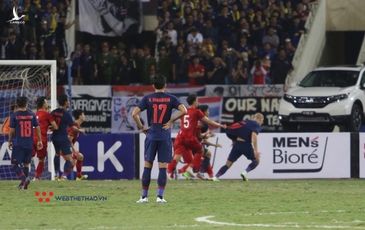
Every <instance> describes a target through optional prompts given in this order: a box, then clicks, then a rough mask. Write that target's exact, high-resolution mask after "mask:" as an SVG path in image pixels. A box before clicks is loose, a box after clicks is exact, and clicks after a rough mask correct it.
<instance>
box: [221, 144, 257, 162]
mask: <svg viewBox="0 0 365 230" xmlns="http://www.w3.org/2000/svg"><path fill="white" fill-rule="evenodd" d="M241 155H244V156H245V157H247V159H249V160H255V159H256V158H255V153H254V151H253V148H252V144H251V143H249V142H242V141H235V143H234V144H233V147H232V150H231V152H230V153H229V156H228V160H229V161H231V162H235V161H236V160H237V159H238V158H239V157H240V156H241Z"/></svg>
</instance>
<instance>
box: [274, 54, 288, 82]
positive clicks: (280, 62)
mask: <svg viewBox="0 0 365 230" xmlns="http://www.w3.org/2000/svg"><path fill="white" fill-rule="evenodd" d="M292 69H293V66H292V65H291V63H290V61H289V60H288V58H287V56H286V52H285V50H284V49H281V50H279V55H278V56H277V58H275V59H274V60H273V63H272V71H271V78H272V84H284V83H285V80H286V76H287V75H288V73H289V72H290V71H291V70H292Z"/></svg>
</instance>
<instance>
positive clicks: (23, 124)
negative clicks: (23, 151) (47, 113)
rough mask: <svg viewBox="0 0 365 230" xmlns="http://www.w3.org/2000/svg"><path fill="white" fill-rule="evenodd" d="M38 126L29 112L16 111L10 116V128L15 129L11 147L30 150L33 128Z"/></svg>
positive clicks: (34, 117)
mask: <svg viewBox="0 0 365 230" xmlns="http://www.w3.org/2000/svg"><path fill="white" fill-rule="evenodd" d="M37 126H39V124H38V121H37V117H36V115H35V113H33V112H32V111H30V110H26V111H16V112H15V113H13V114H12V115H11V116H10V128H14V129H15V138H14V142H13V145H14V146H21V147H23V148H28V149H32V147H33V132H34V131H33V128H34V127H37Z"/></svg>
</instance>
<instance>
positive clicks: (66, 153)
mask: <svg viewBox="0 0 365 230" xmlns="http://www.w3.org/2000/svg"><path fill="white" fill-rule="evenodd" d="M61 151H62V154H63V155H62V157H63V159H65V164H64V166H63V174H62V179H66V178H67V176H68V175H70V173H71V172H72V170H73V167H74V165H75V162H74V159H73V158H72V150H71V143H70V142H68V141H67V142H64V143H61Z"/></svg>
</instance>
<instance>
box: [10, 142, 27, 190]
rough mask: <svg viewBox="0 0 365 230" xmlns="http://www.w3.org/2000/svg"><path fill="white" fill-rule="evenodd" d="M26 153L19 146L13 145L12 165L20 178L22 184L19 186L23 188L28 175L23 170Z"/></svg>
mask: <svg viewBox="0 0 365 230" xmlns="http://www.w3.org/2000/svg"><path fill="white" fill-rule="evenodd" d="M23 159H24V154H23V153H22V150H21V148H20V147H18V146H14V147H13V151H12V155H11V165H12V168H13V171H14V172H15V174H16V175H17V176H18V178H19V179H20V184H19V186H18V188H19V189H22V188H23V186H24V182H25V179H26V176H25V174H24V171H23V165H22V162H23Z"/></svg>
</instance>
